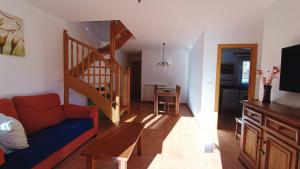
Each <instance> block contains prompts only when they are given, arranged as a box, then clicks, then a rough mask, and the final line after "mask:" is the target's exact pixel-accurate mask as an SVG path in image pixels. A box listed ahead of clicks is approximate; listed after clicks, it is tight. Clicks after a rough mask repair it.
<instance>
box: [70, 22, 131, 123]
mask: <svg viewBox="0 0 300 169" xmlns="http://www.w3.org/2000/svg"><path fill="white" fill-rule="evenodd" d="M131 37H132V34H131V33H130V32H129V31H128V30H127V28H126V27H125V26H124V25H123V24H122V23H121V22H120V21H111V25H110V44H109V45H107V46H104V47H103V48H100V49H96V48H94V47H91V46H89V45H87V44H85V43H83V42H81V41H79V40H77V39H75V38H72V37H70V36H69V35H68V33H67V31H66V30H65V31H64V101H65V103H69V89H73V90H75V91H77V92H79V93H81V94H82V95H84V96H86V97H88V98H89V99H91V100H92V101H93V102H94V103H95V104H96V105H97V106H98V107H99V108H100V109H101V110H102V111H103V112H104V113H105V115H106V116H107V117H108V118H109V119H110V120H111V121H112V122H113V123H118V122H119V121H120V117H121V115H122V114H123V113H124V112H129V113H130V68H128V69H124V68H122V66H121V65H120V64H119V63H118V62H117V61H116V60H115V51H116V50H117V49H119V48H120V47H122V45H124V44H125V43H126V42H127V41H128V40H129V39H130V38H131Z"/></svg>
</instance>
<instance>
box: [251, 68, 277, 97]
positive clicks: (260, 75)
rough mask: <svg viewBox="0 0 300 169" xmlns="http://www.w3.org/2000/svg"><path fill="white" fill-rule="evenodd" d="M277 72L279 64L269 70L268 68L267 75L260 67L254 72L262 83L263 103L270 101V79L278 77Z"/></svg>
mask: <svg viewBox="0 0 300 169" xmlns="http://www.w3.org/2000/svg"><path fill="white" fill-rule="evenodd" d="M279 73H280V68H279V66H273V68H272V70H271V71H270V70H268V73H267V75H265V74H264V71H263V70H261V69H259V70H256V74H257V76H258V78H259V79H260V80H261V82H262V84H263V85H264V97H263V103H270V102H271V89H272V81H273V79H275V78H278V75H279Z"/></svg>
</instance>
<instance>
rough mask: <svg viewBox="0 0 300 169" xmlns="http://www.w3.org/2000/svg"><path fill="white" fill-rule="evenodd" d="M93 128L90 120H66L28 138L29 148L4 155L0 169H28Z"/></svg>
mask: <svg viewBox="0 0 300 169" xmlns="http://www.w3.org/2000/svg"><path fill="white" fill-rule="evenodd" d="M91 128H93V121H92V119H68V120H65V121H63V122H62V123H60V124H57V125H55V126H52V127H49V128H47V129H44V130H42V131H40V132H38V133H36V134H33V135H30V136H29V137H28V142H29V145H30V146H29V148H26V149H23V150H18V151H15V152H13V153H10V154H6V155H5V164H4V165H3V166H1V167H0V168H1V169H30V168H32V167H34V166H35V165H36V164H38V163H39V162H41V161H43V160H44V159H46V158H47V157H48V156H50V155H51V154H52V153H54V152H56V151H58V150H59V149H61V148H62V147H64V146H65V145H67V144H68V143H70V142H71V141H73V140H74V139H75V138H77V137H78V136H80V135H81V134H83V133H84V132H85V131H87V130H89V129H91Z"/></svg>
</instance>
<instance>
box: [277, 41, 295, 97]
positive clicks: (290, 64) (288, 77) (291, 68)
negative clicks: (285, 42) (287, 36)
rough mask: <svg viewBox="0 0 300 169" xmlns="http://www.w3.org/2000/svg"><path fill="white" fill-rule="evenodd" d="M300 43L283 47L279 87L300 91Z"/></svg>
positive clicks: (283, 89) (285, 89)
mask: <svg viewBox="0 0 300 169" xmlns="http://www.w3.org/2000/svg"><path fill="white" fill-rule="evenodd" d="M299 73H300V45H296V46H291V47H287V48H283V49H282V53H281V72H280V85H279V89H280V90H282V91H289V92H297V93H300V75H299Z"/></svg>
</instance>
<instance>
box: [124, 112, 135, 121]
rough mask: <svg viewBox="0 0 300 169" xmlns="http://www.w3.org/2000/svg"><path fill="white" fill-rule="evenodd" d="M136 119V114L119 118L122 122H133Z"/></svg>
mask: <svg viewBox="0 0 300 169" xmlns="http://www.w3.org/2000/svg"><path fill="white" fill-rule="evenodd" d="M136 119H137V114H133V113H130V114H128V113H125V114H124V115H123V116H122V117H121V121H122V122H135V121H136Z"/></svg>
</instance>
